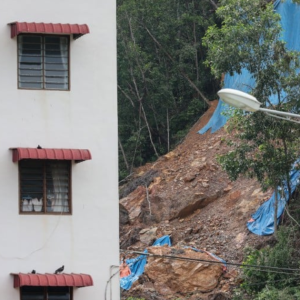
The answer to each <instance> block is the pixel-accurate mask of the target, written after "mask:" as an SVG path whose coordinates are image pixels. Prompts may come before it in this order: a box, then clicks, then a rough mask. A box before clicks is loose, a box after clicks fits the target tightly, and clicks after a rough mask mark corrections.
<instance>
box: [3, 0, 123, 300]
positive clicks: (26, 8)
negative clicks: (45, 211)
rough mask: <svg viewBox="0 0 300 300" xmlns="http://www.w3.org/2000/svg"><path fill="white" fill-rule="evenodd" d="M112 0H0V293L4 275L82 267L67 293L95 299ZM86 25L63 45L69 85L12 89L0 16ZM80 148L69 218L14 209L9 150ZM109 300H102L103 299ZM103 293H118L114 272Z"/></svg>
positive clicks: (108, 118) (101, 274)
mask: <svg viewBox="0 0 300 300" xmlns="http://www.w3.org/2000/svg"><path fill="white" fill-rule="evenodd" d="M115 9H116V7H115V1H113V0H110V1H106V0H87V1H74V0H63V1H59V0H51V1H50V0H44V1H40V0H22V1H20V0H2V1H1V10H0V20H1V22H0V44H1V48H0V166H1V169H0V191H1V198H0V266H1V268H0V295H1V296H0V298H1V299H6V300H13V299H19V291H18V289H14V288H13V277H12V276H11V275H10V273H19V272H23V273H27V272H31V270H32V269H35V270H37V272H39V273H47V272H49V273H52V272H54V270H55V269H57V268H58V267H60V266H61V265H65V272H66V273H71V272H78V273H87V274H91V275H92V277H93V279H94V286H93V287H86V288H80V289H76V288H75V289H74V300H94V299H95V300H96V299H97V300H100V299H104V290H105V285H106V282H107V280H108V279H109V271H110V266H111V265H117V264H118V260H119V257H118V252H119V251H118V249H119V241H118V238H119V237H118V227H119V220H118V216H119V214H118V186H117V179H118V174H117V173H118V159H117V92H116V34H115V32H116V24H115V18H116V13H115ZM14 21H19V22H22V21H23V22H49V23H71V24H72V23H79V24H84V23H86V24H88V25H89V28H90V32H91V33H90V34H87V35H85V36H83V37H81V38H79V39H77V40H75V41H73V40H71V45H70V54H71V60H70V69H71V80H70V83H71V90H70V91H38V90H35V91H34V90H19V89H18V88H17V86H18V82H17V40H16V38H14V39H11V38H10V26H8V25H7V23H10V22H14ZM37 145H41V146H42V147H44V148H87V149H90V151H91V153H92V157H93V158H92V160H91V161H86V162H82V163H79V164H72V195H73V215H71V216H53V215H39V216H38V215H19V210H18V164H17V163H13V162H12V153H11V151H10V150H8V149H9V148H10V147H36V146H37ZM108 299H109V298H108ZM112 299H114V300H115V299H119V283H118V278H117V276H115V277H114V279H113V296H112Z"/></svg>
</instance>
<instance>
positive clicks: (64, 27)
mask: <svg viewBox="0 0 300 300" xmlns="http://www.w3.org/2000/svg"><path fill="white" fill-rule="evenodd" d="M9 25H10V26H11V38H14V37H15V36H17V35H19V34H20V33H41V34H66V35H71V34H73V38H74V39H78V38H79V37H81V36H82V35H84V34H87V33H90V30H89V27H88V25H86V24H82V25H79V24H60V23H58V24H53V23H34V22H33V23H27V22H13V23H9Z"/></svg>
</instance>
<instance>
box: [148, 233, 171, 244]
mask: <svg viewBox="0 0 300 300" xmlns="http://www.w3.org/2000/svg"><path fill="white" fill-rule="evenodd" d="M163 245H168V246H169V247H171V246H172V243H171V238H170V236H168V235H164V236H162V237H161V238H159V239H157V240H156V241H155V242H154V243H153V245H152V246H163Z"/></svg>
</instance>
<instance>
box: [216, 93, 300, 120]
mask: <svg viewBox="0 0 300 300" xmlns="http://www.w3.org/2000/svg"><path fill="white" fill-rule="evenodd" d="M218 95H219V97H220V98H221V99H222V100H223V101H224V102H225V103H227V104H229V105H231V106H233V107H235V108H239V109H243V110H246V111H250V112H255V111H262V112H264V113H266V114H267V115H269V116H271V117H274V118H277V119H283V120H286V121H290V122H295V123H300V122H299V121H295V120H292V119H290V118H300V115H297V114H293V113H288V112H284V111H279V110H273V109H268V108H261V107H260V105H261V103H260V102H259V101H258V100H257V99H256V98H255V97H253V96H251V95H249V94H247V93H244V92H241V91H238V90H234V89H222V90H220V91H219V92H218Z"/></svg>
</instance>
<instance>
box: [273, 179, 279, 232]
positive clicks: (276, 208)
mask: <svg viewBox="0 0 300 300" xmlns="http://www.w3.org/2000/svg"><path fill="white" fill-rule="evenodd" d="M274 190H275V201H274V236H275V237H277V210H278V190H277V185H275V188H274Z"/></svg>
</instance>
